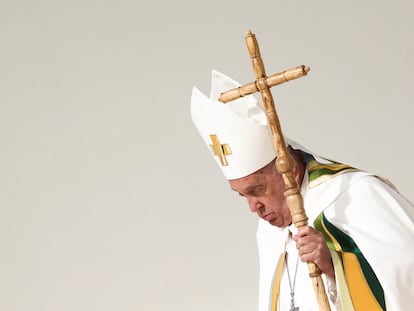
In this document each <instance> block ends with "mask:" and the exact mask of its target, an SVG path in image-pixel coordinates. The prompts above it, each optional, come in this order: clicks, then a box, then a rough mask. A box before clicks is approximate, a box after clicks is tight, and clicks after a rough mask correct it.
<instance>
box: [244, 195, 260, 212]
mask: <svg viewBox="0 0 414 311" xmlns="http://www.w3.org/2000/svg"><path fill="white" fill-rule="evenodd" d="M247 203H248V204H249V208H250V211H251V212H252V213H257V212H258V211H259V210H260V209H261V208H263V207H264V205H263V203H262V202H260V201H258V200H257V199H254V198H253V199H248V200H247Z"/></svg>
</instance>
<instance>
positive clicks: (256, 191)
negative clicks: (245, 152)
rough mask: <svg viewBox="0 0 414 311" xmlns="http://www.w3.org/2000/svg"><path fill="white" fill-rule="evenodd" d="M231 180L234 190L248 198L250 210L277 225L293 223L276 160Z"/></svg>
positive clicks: (284, 225) (282, 225)
mask: <svg viewBox="0 0 414 311" xmlns="http://www.w3.org/2000/svg"><path fill="white" fill-rule="evenodd" d="M229 182H230V186H231V188H232V189H233V190H234V191H236V192H238V193H239V194H240V195H241V196H243V197H245V198H246V200H247V203H248V204H249V207H250V210H251V211H252V212H253V213H256V214H257V215H258V216H259V217H260V218H262V219H264V220H267V221H268V222H269V223H270V224H272V225H273V226H277V227H286V226H289V225H290V224H291V223H292V217H291V215H290V212H289V209H288V207H287V204H286V200H285V197H284V195H283V191H284V183H283V179H282V176H281V175H280V174H279V173H278V172H277V171H276V168H275V165H274V162H271V163H269V164H268V165H267V166H265V167H264V168H262V169H260V170H258V171H257V172H255V173H253V174H251V175H248V176H246V177H243V178H240V179H233V180H230V181H229Z"/></svg>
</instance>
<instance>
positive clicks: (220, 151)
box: [210, 134, 231, 166]
mask: <svg viewBox="0 0 414 311" xmlns="http://www.w3.org/2000/svg"><path fill="white" fill-rule="evenodd" d="M210 139H211V141H212V142H213V144H212V145H210V146H211V147H212V148H213V151H214V155H216V156H218V158H219V159H220V162H221V165H222V166H227V165H229V163H228V162H227V159H226V156H227V155H230V154H231V149H230V146H229V144H220V141H219V139H218V137H217V135H216V134H213V135H210Z"/></svg>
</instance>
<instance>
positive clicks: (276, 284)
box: [270, 252, 286, 311]
mask: <svg viewBox="0 0 414 311" xmlns="http://www.w3.org/2000/svg"><path fill="white" fill-rule="evenodd" d="M285 257H286V252H283V253H282V254H280V257H279V261H278V262H277V266H276V270H275V274H274V276H273V287H272V302H271V309H270V311H277V310H278V300H279V293H280V280H281V278H282V270H283V265H284V263H285Z"/></svg>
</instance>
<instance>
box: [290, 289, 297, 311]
mask: <svg viewBox="0 0 414 311" xmlns="http://www.w3.org/2000/svg"><path fill="white" fill-rule="evenodd" d="M290 296H291V299H290V309H289V311H299V307H295V301H294V299H293V293H292V294H290Z"/></svg>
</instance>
